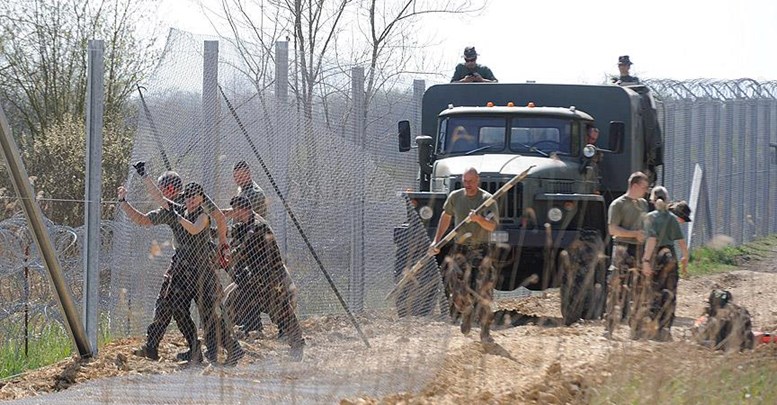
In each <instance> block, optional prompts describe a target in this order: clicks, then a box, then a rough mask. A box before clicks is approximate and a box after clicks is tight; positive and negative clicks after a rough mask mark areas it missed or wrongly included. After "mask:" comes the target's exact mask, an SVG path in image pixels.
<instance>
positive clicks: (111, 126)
mask: <svg viewBox="0 0 777 405" xmlns="http://www.w3.org/2000/svg"><path fill="white" fill-rule="evenodd" d="M85 131H86V129H85V124H84V122H83V120H81V119H78V118H76V117H73V116H65V117H63V118H62V120H61V121H60V122H58V123H56V124H54V125H51V126H49V127H48V128H47V129H46V130H45V132H43V136H40V137H37V138H36V139H35V141H34V142H33V144H32V145H31V147H29V148H26V149H25V150H24V151H23V154H24V160H25V161H26V164H27V165H28V166H30V167H32V168H40V169H39V170H40V171H38V172H39V173H42V175H40V176H37V177H36V179H35V183H34V184H35V189H36V190H37V192H38V196H39V198H42V201H41V203H42V204H41V208H42V209H43V212H44V213H45V215H46V216H48V217H49V218H51V219H54V220H55V222H57V223H61V224H64V225H69V226H78V225H80V224H81V223H83V215H84V206H83V204H81V203H75V201H79V200H82V199H83V196H84V192H83V190H84V187H85V177H86V176H85V163H84V162H85V159H86V156H85V153H86V151H85V148H83V147H73V145H85V142H86V140H85V135H84V134H85ZM133 135H134V131H133V130H132V128H128V127H126V126H124V125H121V123H116V122H107V123H106V124H105V127H104V128H103V151H102V153H103V160H102V174H101V175H102V184H111V185H113V184H121V183H122V182H123V181H124V177H125V176H126V173H127V167H128V165H129V158H130V155H131V152H132V137H133ZM43 170H45V171H43ZM102 195H103V198H105V199H112V198H114V196H115V190H114V189H113V188H110V187H103V190H102ZM47 198H54V199H57V200H65V201H47ZM68 200H69V201H68ZM108 208H110V207H108ZM111 216H112V212H111V211H110V210H109V209H106V206H104V207H103V217H104V218H110V217H111Z"/></svg>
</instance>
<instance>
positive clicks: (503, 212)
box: [394, 83, 663, 324]
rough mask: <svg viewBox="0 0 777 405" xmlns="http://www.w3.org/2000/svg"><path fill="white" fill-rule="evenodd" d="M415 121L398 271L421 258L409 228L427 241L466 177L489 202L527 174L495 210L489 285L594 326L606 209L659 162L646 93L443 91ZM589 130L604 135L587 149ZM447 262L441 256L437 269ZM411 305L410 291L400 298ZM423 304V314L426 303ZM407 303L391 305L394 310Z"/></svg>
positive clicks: (560, 88)
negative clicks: (545, 295)
mask: <svg viewBox="0 0 777 405" xmlns="http://www.w3.org/2000/svg"><path fill="white" fill-rule="evenodd" d="M421 115H422V119H421V134H418V136H416V137H415V144H416V146H413V145H412V141H411V131H410V124H409V122H408V121H401V122H400V123H399V125H398V126H399V149H400V151H401V152H407V151H409V150H411V149H413V148H416V149H417V151H418V164H419V166H420V167H419V182H418V190H417V191H408V192H406V193H404V196H405V197H406V201H407V202H408V206H409V209H408V223H405V224H401V225H399V226H397V228H396V229H395V230H394V238H395V245H396V247H397V260H396V268H395V274H396V275H401V273H402V272H403V271H406V270H407V268H408V267H409V266H412V264H413V262H414V261H415V260H417V259H419V258H420V255H419V254H418V253H419V252H418V249H417V248H415V251H408V249H409V248H408V246H410V244H408V243H407V240H408V233H409V232H412V226H411V225H412V224H413V222H414V221H415V222H416V223H417V224H419V223H420V226H422V227H423V228H424V229H425V231H426V233H427V235H428V236H429V238H433V236H434V232H435V231H436V228H437V223H438V221H439V219H440V215H441V213H442V208H443V203H444V201H445V199H446V197H447V196H448V194H449V193H450V192H451V191H453V190H456V189H458V188H460V187H461V186H462V174H463V173H464V171H465V170H466V169H467V168H469V167H474V168H475V169H477V170H478V172H479V173H480V181H481V188H483V189H485V190H486V191H489V192H491V193H493V192H494V191H496V190H497V189H499V187H501V186H502V185H504V184H505V183H506V182H507V181H508V180H510V179H511V178H513V177H514V176H516V175H517V174H519V173H521V172H523V171H524V170H525V169H527V168H528V167H530V166H534V167H533V168H532V169H531V170H530V172H529V175H528V177H527V178H526V179H524V180H523V181H522V182H521V183H519V184H518V185H517V186H515V187H514V188H512V189H511V190H510V191H509V192H508V193H507V194H506V195H505V196H503V197H502V198H501V199H500V200H499V201H498V206H499V215H500V225H499V227H498V228H497V230H496V231H494V232H493V233H492V234H491V244H492V246H491V247H492V249H495V250H494V252H496V254H495V255H494V257H496V258H497V259H496V262H495V265H496V267H497V270H498V272H499V278H498V282H497V286H496V288H497V289H498V290H502V291H509V290H514V289H516V288H519V287H522V286H523V287H526V288H528V289H530V290H545V289H547V288H555V287H560V291H561V298H562V300H561V301H562V304H561V312H562V314H563V318H564V321H565V323H566V324H570V323H573V322H575V321H577V320H578V319H581V318H582V319H595V318H600V317H601V316H602V314H603V311H604V308H605V300H606V282H605V276H606V268H607V256H606V252H605V246H606V244H607V241H608V240H609V239H608V234H607V207H608V206H609V204H610V202H611V201H612V200H613V199H615V198H617V197H618V196H620V195H621V194H623V193H624V192H625V191H626V188H627V181H628V177H629V175H630V173H632V172H634V171H638V170H640V171H644V172H646V173H649V175H652V176H655V173H656V171H657V169H658V167H659V166H661V164H662V148H663V141H662V137H661V132H660V127H659V126H658V120H657V118H656V108H655V101H654V99H653V97H652V96H651V94H650V92H649V91H648V89H647V88H646V87H644V86H631V87H621V86H615V85H560V84H536V83H526V84H501V83H500V84H496V83H494V84H490V83H489V84H443V85H436V86H432V87H430V88H429V89H427V91H426V92H425V93H424V96H423V104H422V111H421ZM591 126H596V127H597V128H599V130H600V137H599V139H598V141H597V144H596V145H590V144H587V143H586V133H587V131H588V128H590V127H591ZM653 179H655V177H653ZM415 215H417V217H416V216H415ZM446 248H450V246H446ZM411 249H412V248H411ZM446 253H447V250H446V249H443V250H442V251H441V253H440V255H438V264H439V263H441V260H442V258H443V257H444V256H445V254H446ZM426 279H427V280H429V277H426ZM415 284H416V287H417V284H418V283H415ZM408 288H413V287H408ZM425 291H427V292H428V291H430V289H429V288H426V289H425ZM423 294H426V293H423ZM423 294H422V295H423ZM415 295H416V296H417V295H418V294H415ZM413 296H414V294H413V293H412V292H407V291H406V292H404V293H403V294H400V295H398V298H397V300H398V301H401V300H408V299H411V298H412V297H413ZM419 302H421V305H427V306H428V303H429V302H430V301H429V300H428V299H427V300H420V301H419ZM423 302H425V303H426V304H423ZM406 304H407V303H406V302H397V307H398V308H400V307H402V306H406ZM421 312H423V311H421Z"/></svg>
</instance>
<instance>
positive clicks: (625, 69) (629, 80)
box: [613, 55, 641, 86]
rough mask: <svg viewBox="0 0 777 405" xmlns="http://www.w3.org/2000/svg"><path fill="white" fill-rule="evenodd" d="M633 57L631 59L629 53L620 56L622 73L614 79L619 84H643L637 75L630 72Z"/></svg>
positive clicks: (619, 65)
mask: <svg viewBox="0 0 777 405" xmlns="http://www.w3.org/2000/svg"><path fill="white" fill-rule="evenodd" d="M631 65H632V63H631V59H629V55H623V56H619V57H618V71H619V73H620V76H619V77H614V78H613V81H614V82H615V84H617V85H618V86H628V85H632V84H641V83H640V81H639V78H638V77H637V76H632V75H631V74H630V73H629V70H630V69H631Z"/></svg>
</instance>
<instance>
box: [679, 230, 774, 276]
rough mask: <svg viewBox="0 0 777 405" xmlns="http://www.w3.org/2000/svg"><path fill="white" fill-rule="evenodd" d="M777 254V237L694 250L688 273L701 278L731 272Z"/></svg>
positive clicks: (772, 236)
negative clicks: (737, 244) (738, 244)
mask: <svg viewBox="0 0 777 405" xmlns="http://www.w3.org/2000/svg"><path fill="white" fill-rule="evenodd" d="M775 252H777V235H770V236H767V237H764V238H759V239H756V240H754V241H752V242H749V243H746V244H744V245H740V246H715V244H714V243H713V244H712V245H710V246H703V247H700V248H696V249H694V250H693V251H692V252H691V261H690V263H689V264H688V272H689V273H690V274H691V275H696V276H701V275H707V274H714V273H723V272H726V271H731V270H732V269H733V268H735V267H737V266H741V265H743V264H747V263H749V262H752V261H758V260H763V259H764V258H766V257H768V256H769V255H773V254H774V253H775Z"/></svg>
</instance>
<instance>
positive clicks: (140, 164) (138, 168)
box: [132, 160, 146, 177]
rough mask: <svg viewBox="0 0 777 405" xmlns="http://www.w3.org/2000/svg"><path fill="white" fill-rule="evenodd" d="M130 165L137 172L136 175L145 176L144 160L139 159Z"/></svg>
mask: <svg viewBox="0 0 777 405" xmlns="http://www.w3.org/2000/svg"><path fill="white" fill-rule="evenodd" d="M132 167H134V168H135V171H136V172H138V175H140V177H146V162H144V161H142V160H140V161H137V162H135V163H134V164H133V165H132Z"/></svg>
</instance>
